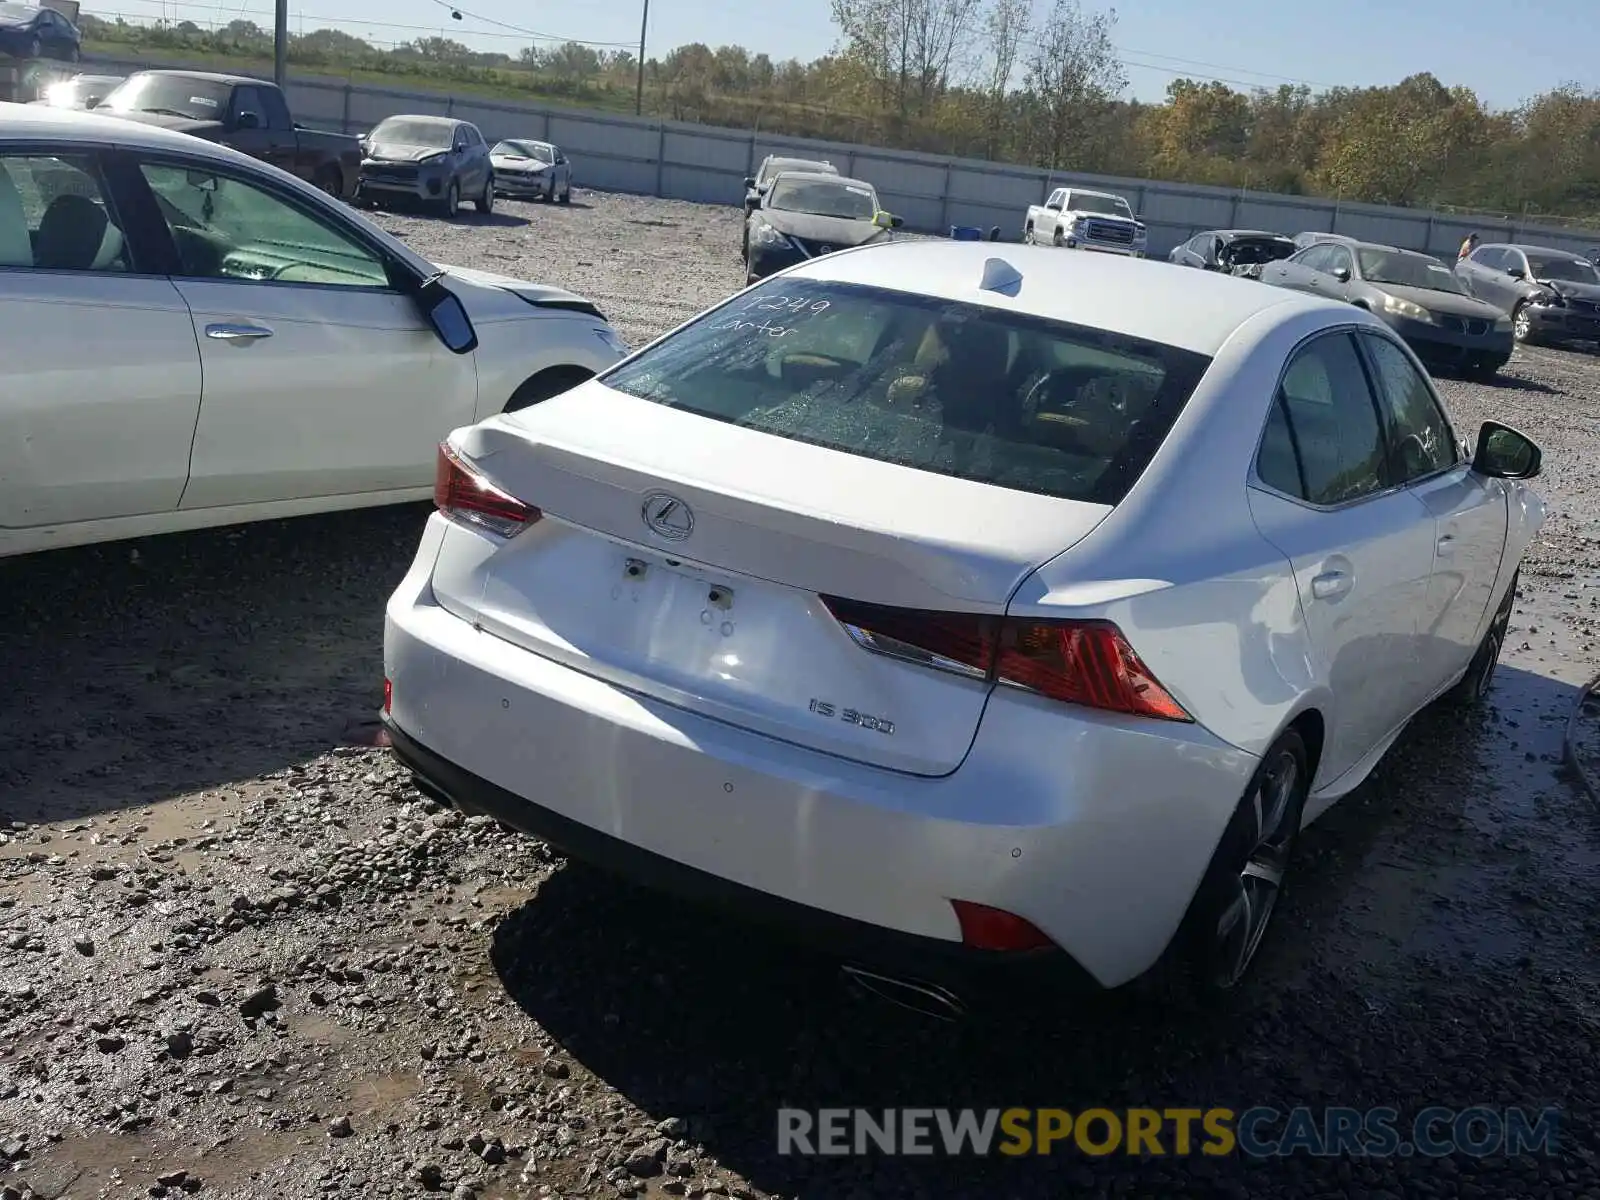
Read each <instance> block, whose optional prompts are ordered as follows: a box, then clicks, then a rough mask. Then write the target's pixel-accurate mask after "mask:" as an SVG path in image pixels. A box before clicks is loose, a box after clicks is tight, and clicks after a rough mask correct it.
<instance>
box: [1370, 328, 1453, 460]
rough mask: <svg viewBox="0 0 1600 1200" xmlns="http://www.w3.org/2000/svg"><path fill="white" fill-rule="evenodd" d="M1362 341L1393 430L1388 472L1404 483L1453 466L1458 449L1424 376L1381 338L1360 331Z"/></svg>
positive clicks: (1391, 343) (1396, 349)
mask: <svg viewBox="0 0 1600 1200" xmlns="http://www.w3.org/2000/svg"><path fill="white" fill-rule="evenodd" d="M1362 342H1363V344H1364V345H1365V346H1366V347H1367V352H1368V354H1370V355H1371V356H1372V364H1373V368H1374V372H1373V373H1374V375H1375V376H1376V379H1377V384H1378V401H1379V404H1380V405H1381V406H1382V408H1383V411H1384V413H1385V415H1386V416H1387V417H1388V419H1389V427H1390V429H1391V430H1392V431H1393V437H1392V439H1391V440H1392V442H1393V444H1394V452H1393V453H1392V454H1391V455H1390V459H1389V478H1390V479H1391V480H1392V481H1393V482H1394V483H1409V482H1411V481H1412V480H1413V479H1421V478H1424V477H1426V476H1428V475H1433V474H1435V473H1437V472H1439V471H1443V470H1446V469H1448V468H1450V467H1453V466H1455V465H1456V463H1457V462H1459V461H1460V458H1461V450H1460V447H1459V446H1458V445H1457V444H1456V437H1455V433H1454V431H1453V430H1452V429H1451V428H1450V422H1449V421H1448V420H1447V419H1446V418H1445V415H1444V410H1443V409H1441V408H1440V407H1439V402H1438V400H1437V399H1435V397H1434V394H1433V389H1432V388H1430V387H1429V386H1428V381H1427V380H1426V379H1424V378H1423V376H1422V373H1421V372H1420V371H1418V370H1417V368H1416V367H1414V366H1412V365H1411V360H1410V359H1409V358H1407V357H1406V356H1405V354H1404V352H1402V351H1401V349H1400V348H1399V347H1398V346H1396V345H1395V344H1394V343H1393V342H1391V341H1389V340H1388V339H1387V338H1382V337H1376V336H1374V335H1372V334H1362Z"/></svg>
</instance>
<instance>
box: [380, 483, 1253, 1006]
mask: <svg viewBox="0 0 1600 1200" xmlns="http://www.w3.org/2000/svg"><path fill="white" fill-rule="evenodd" d="M447 531H448V533H447ZM456 535H459V536H473V535H471V534H467V533H465V532H463V531H460V530H458V529H456V528H454V527H451V526H449V525H448V523H447V522H445V521H444V519H443V518H441V517H439V516H437V515H435V516H434V517H432V518H430V521H429V525H428V529H427V532H426V533H425V535H424V539H423V545H422V548H421V550H420V552H419V554H418V558H417V561H416V564H415V565H414V566H413V569H412V571H411V573H409V574H408V575H407V577H406V579H405V581H403V582H402V584H401V586H400V588H399V589H398V590H397V591H396V592H395V594H394V595H393V596H392V597H391V599H390V601H389V605H388V609H387V612H386V615H385V632H384V669H385V674H386V676H387V678H388V679H389V680H390V681H391V683H392V688H393V700H392V707H391V712H390V721H391V722H392V731H393V732H392V736H393V739H394V742H395V745H396V746H397V747H398V748H399V753H400V755H401V757H402V758H403V759H405V760H406V761H407V762H408V763H410V764H411V765H412V766H413V768H414V769H416V770H418V772H419V773H420V774H421V775H422V776H423V777H424V778H425V779H427V780H429V781H430V782H432V783H433V785H434V786H435V787H436V788H438V789H439V790H440V791H442V792H444V793H445V794H447V795H449V796H452V797H453V798H454V799H455V800H456V801H457V802H458V803H460V804H462V805H464V806H468V807H477V808H480V809H483V810H485V811H489V812H492V813H493V814H494V815H496V816H498V817H500V818H501V819H503V820H505V821H506V822H507V823H508V824H510V825H512V826H514V827H518V828H523V829H526V830H528V831H529V832H531V833H535V834H538V835H539V836H543V837H548V838H550V839H551V840H552V841H553V842H555V843H556V844H558V845H562V846H564V847H566V848H568V849H569V850H570V851H571V852H572V853H573V854H574V855H575V856H577V857H581V858H594V859H596V860H598V861H601V862H610V863H612V864H613V865H615V866H617V867H619V868H620V869H622V870H624V871H626V872H627V873H628V874H631V875H637V876H639V877H640V878H641V879H643V880H645V881H646V882H658V883H665V884H666V885H668V886H672V887H674V889H675V890H681V891H687V892H689V893H690V894H700V895H704V896H707V898H712V899H721V900H723V901H724V902H725V903H731V904H734V905H736V906H737V909H738V910H739V911H754V910H756V909H758V908H765V909H769V910H771V911H773V912H775V913H777V914H778V915H779V919H780V920H783V921H784V923H785V924H789V925H792V926H794V927H795V928H796V929H797V930H800V931H804V930H805V929H807V928H821V929H822V930H823V932H824V940H825V942H829V943H833V942H834V941H835V940H837V941H838V942H843V943H850V944H866V945H867V946H869V947H870V949H871V953H870V954H869V955H868V957H869V958H871V959H872V960H873V961H878V962H882V963H884V965H886V966H887V965H895V966H899V967H902V968H903V969H906V970H908V971H911V970H912V968H911V967H910V966H909V964H908V963H907V962H906V960H907V959H912V960H918V961H927V960H936V959H956V960H968V956H969V955H970V951H967V950H966V948H965V947H964V946H963V945H962V942H961V932H960V926H959V923H958V921H957V919H956V914H955V910H954V909H953V908H952V907H951V903H950V901H951V900H952V899H961V900H967V901H971V902H974V903H977V904H984V905H989V906H991V907H994V908H999V909H1003V910H1005V911H1007V912H1010V913H1014V914H1016V915H1017V916H1020V917H1023V918H1025V919H1026V920H1028V921H1030V922H1032V923H1033V924H1034V925H1035V926H1037V927H1038V928H1039V929H1040V930H1042V931H1043V932H1044V933H1045V934H1046V935H1048V936H1049V937H1050V938H1051V940H1052V941H1053V942H1054V943H1055V944H1056V945H1057V946H1058V947H1060V950H1061V951H1062V955H1063V956H1064V957H1065V958H1067V959H1070V960H1072V962H1073V963H1075V964H1077V966H1078V967H1079V968H1081V970H1082V972H1083V973H1085V974H1087V975H1088V976H1089V977H1091V978H1092V979H1093V981H1094V982H1095V983H1097V984H1099V985H1100V986H1103V987H1114V986H1117V985H1119V984H1122V983H1125V982H1127V981H1129V980H1131V979H1133V978H1134V977H1136V976H1138V975H1140V974H1142V973H1143V972H1144V971H1145V970H1146V969H1147V968H1149V967H1150V966H1152V965H1153V964H1154V963H1155V961H1156V960H1157V959H1158V958H1159V957H1160V955H1161V953H1162V952H1163V951H1164V950H1165V948H1166V946H1167V944H1168V943H1169V942H1170V940H1171V938H1172V935H1173V934H1174V933H1175V932H1176V930H1177V928H1178V926H1179V924H1180V922H1181V921H1182V919H1183V916H1184V914H1185V912H1186V910H1187V908H1188V905H1189V902H1190V899H1191V898H1192V896H1193V894H1194V890H1195V888H1196V886H1197V885H1198V883H1199V880H1200V877H1201V875H1202V873H1203V872H1204V870H1205V867H1206V865H1207V863H1208V862H1209V860H1210V857H1211V853H1212V850H1213V848H1214V847H1215V845H1216V842H1217V839H1218V838H1219V837H1220V836H1221V833H1222V830H1223V828H1224V826H1225V825H1226V823H1227V821H1228V819H1229V818H1230V817H1231V815H1232V813H1233V810H1234V807H1235V805H1236V804H1237V802H1238V798H1239V796H1240V795H1241V794H1242V793H1243V790H1244V787H1245V784H1246V783H1247V781H1248V779H1249V777H1250V775H1251V773H1252V772H1253V771H1254V769H1255V765H1256V760H1255V759H1254V757H1253V756H1251V755H1249V754H1247V753H1245V752H1244V751H1242V750H1239V749H1237V748H1235V747H1232V746H1229V745H1227V744H1226V743H1223V742H1220V741H1219V740H1218V739H1216V738H1214V737H1213V736H1212V735H1210V734H1209V733H1207V732H1206V731H1205V730H1203V729H1199V728H1197V727H1195V726H1190V725H1175V724H1172V723H1168V722H1156V721H1142V722H1141V721H1135V720H1133V719H1130V718H1122V717H1116V716H1113V715H1109V714H1100V713H1097V712H1092V711H1089V710H1073V709H1068V708H1065V707H1063V706H1061V705H1057V704H1053V703H1051V702H1048V701H1044V700H1040V699H1038V698H1035V697H1032V696H1027V695H1024V694H1022V693H1009V692H1008V693H1007V694H1005V695H998V694H997V695H996V696H994V697H992V698H991V700H990V703H989V706H988V710H987V711H986V713H985V715H984V718H983V723H982V725H981V727H980V729H979V731H978V734H977V738H976V740H975V742H974V744H973V747H972V749H971V751H970V752H969V754H968V756H967V759H966V761H965V762H964V763H963V765H962V766H961V767H960V769H959V770H957V771H955V772H953V773H952V774H950V775H947V776H944V777H941V778H928V777H920V776H913V775H907V774H902V773H899V772H894V771H888V770H883V769H879V768H874V767H870V766H866V765H864V764H858V763H854V762H850V761H848V760H845V759H841V758H838V757H835V756H832V755H828V754H823V753H820V752H817V751H812V750H808V749H805V748H802V747H798V746H794V745H791V744H789V743H785V742H780V741H776V740H774V739H772V738H768V737H765V736H762V735H759V734H754V733H751V732H748V731H746V730H742V729H739V728H737V727H734V726H731V725H727V724H724V723H722V722H719V721H715V720H712V719H710V718H706V717H701V716H699V715H697V714H694V713H691V712H688V711H685V710H683V709H680V708H675V707H672V706H671V705H668V704H665V703H662V702H660V701H656V700H653V699H650V698H647V697H643V696H640V695H637V694H634V693H631V692H627V691H624V690H622V689H620V688H618V687H616V686H614V685H612V684H610V683H608V682H606V681H603V680H600V679H596V678H594V677H591V676H589V675H586V674H583V673H581V672H579V671H575V670H573V669H572V668H570V667H567V666H565V665H563V664H560V663H557V662H554V661H552V660H550V659H547V658H544V657H542V656H540V655H537V654H534V653H531V652H529V651H527V650H523V649H521V648H519V647H517V646H515V645H513V644H511V643H508V642H506V641H503V640H501V639H499V638H496V637H495V636H493V635H491V634H488V633H485V632H482V631H480V630H478V629H476V628H475V627H474V626H473V625H472V624H471V623H470V622H468V621H464V620H462V619H460V618H458V617H456V616H455V615H454V614H452V613H450V612H447V611H446V610H444V609H443V608H441V607H440V606H439V605H438V604H437V603H436V602H435V601H434V598H433V595H432V590H431V587H430V586H429V583H428V579H429V576H430V575H431V572H432V565H433V562H434V560H435V559H436V557H437V554H438V548H439V545H440V544H441V542H442V540H443V538H444V537H446V536H456ZM979 957H980V958H981V957H982V956H979ZM1006 957H1008V958H1009V957H1010V956H1006ZM913 973H919V974H924V975H926V974H928V972H927V971H925V970H924V971H916V972H913Z"/></svg>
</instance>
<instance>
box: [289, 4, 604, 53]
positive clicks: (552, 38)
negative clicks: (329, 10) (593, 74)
mask: <svg viewBox="0 0 1600 1200" xmlns="http://www.w3.org/2000/svg"><path fill="white" fill-rule="evenodd" d="M433 3H434V4H437V5H438V6H439V7H440V8H443V9H447V10H449V12H450V14H451V15H452V16H454V15H455V14H457V13H460V14H461V15H462V16H463V17H471V18H472V19H473V20H474V21H482V22H483V23H484V24H485V25H496V26H498V27H499V28H501V29H509V30H511V31H512V32H514V33H520V34H522V35H523V36H524V37H530V38H536V39H538V40H540V41H546V42H577V43H579V44H580V45H584V46H604V47H608V48H615V49H630V48H632V46H633V43H632V42H592V41H586V40H585V39H583V38H564V37H558V36H556V35H555V34H553V33H540V32H538V31H537V30H534V29H524V28H523V27H522V26H520V25H510V24H507V23H506V22H505V21H497V20H495V19H494V18H493V17H485V16H480V15H479V14H478V13H475V12H468V11H467V10H466V9H464V8H461V7H459V6H457V5H454V4H448V3H446V0H433ZM320 19H321V20H332V19H333V18H331V17H323V18H320Z"/></svg>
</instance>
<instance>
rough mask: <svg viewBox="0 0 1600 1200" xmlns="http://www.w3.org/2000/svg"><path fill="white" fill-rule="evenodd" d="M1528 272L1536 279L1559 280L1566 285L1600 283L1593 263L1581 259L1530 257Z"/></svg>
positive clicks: (1598, 274) (1599, 277) (1599, 275)
mask: <svg viewBox="0 0 1600 1200" xmlns="http://www.w3.org/2000/svg"><path fill="white" fill-rule="evenodd" d="M1528 271H1529V273H1530V275H1531V276H1532V277H1533V278H1534V279H1559V280H1561V281H1563V282H1565V283H1600V273H1597V272H1596V271H1595V269H1594V265H1593V264H1592V263H1586V262H1584V261H1583V259H1581V258H1540V257H1538V256H1536V255H1532V254H1530V255H1528Z"/></svg>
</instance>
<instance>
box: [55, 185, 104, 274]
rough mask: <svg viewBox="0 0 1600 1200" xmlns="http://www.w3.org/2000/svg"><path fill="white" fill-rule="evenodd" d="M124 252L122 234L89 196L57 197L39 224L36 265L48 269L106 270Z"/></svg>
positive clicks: (71, 194) (70, 194) (68, 195)
mask: <svg viewBox="0 0 1600 1200" xmlns="http://www.w3.org/2000/svg"><path fill="white" fill-rule="evenodd" d="M121 253H122V231H121V230H119V229H117V227H116V226H115V225H113V224H112V223H111V220H110V218H109V217H107V216H106V211H105V209H104V208H102V207H101V206H100V205H99V204H97V203H95V202H94V201H93V200H91V199H89V197H87V196H80V195H76V194H74V193H68V194H67V195H63V196H57V197H56V198H55V199H54V200H52V201H51V202H50V207H48V208H47V209H45V210H44V219H43V220H41V221H40V222H39V240H38V245H37V247H36V250H35V254H34V258H35V265H36V266H38V267H40V268H42V269H45V270H57V271H97V270H102V271H103V270H106V269H107V268H109V267H110V266H111V264H112V263H113V262H115V261H116V260H117V258H118V257H119V256H120V255H121Z"/></svg>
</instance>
